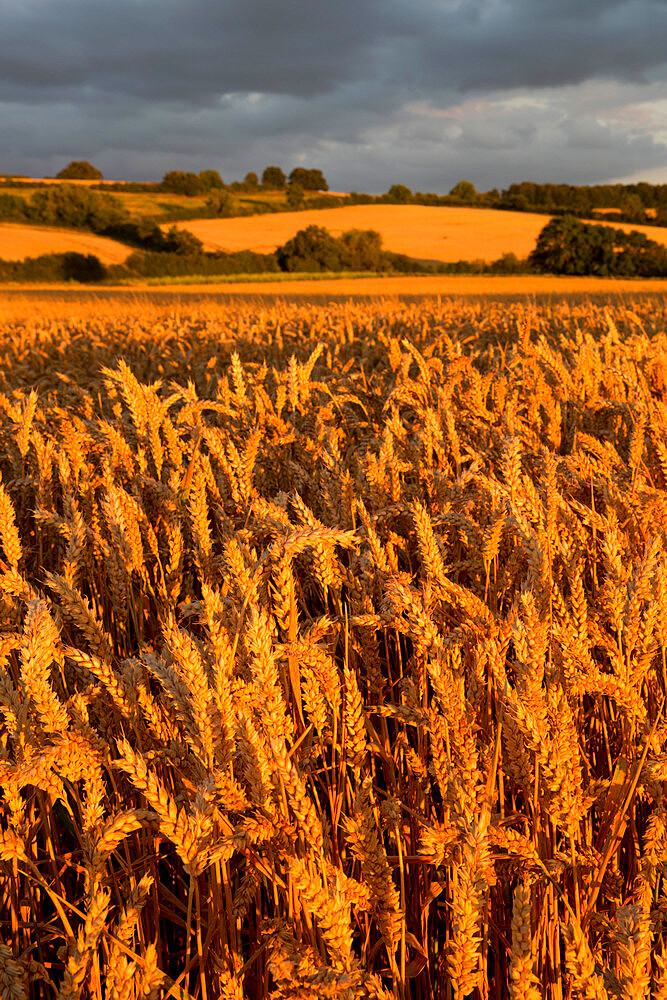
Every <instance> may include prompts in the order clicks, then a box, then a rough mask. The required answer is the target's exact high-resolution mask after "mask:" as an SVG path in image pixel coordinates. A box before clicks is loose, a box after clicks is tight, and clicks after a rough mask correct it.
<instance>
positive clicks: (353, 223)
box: [163, 205, 667, 263]
mask: <svg viewBox="0 0 667 1000" xmlns="http://www.w3.org/2000/svg"><path fill="white" fill-rule="evenodd" d="M548 219H549V217H548V216H546V215H537V214H532V213H528V212H506V211H497V210H494V209H488V208H452V207H430V206H425V205H353V206H349V207H347V206H346V207H344V208H336V209H313V210H311V211H303V212H281V213H279V214H276V215H255V216H248V217H242V218H231V219H190V220H188V221H186V222H182V223H177V225H178V226H179V227H181V228H183V229H188V230H189V231H190V232H191V233H194V235H195V236H197V237H199V239H200V240H202V242H203V243H204V248H205V249H206V250H224V251H227V252H232V251H236V250H254V251H255V252H257V253H270V252H271V251H273V250H275V249H276V247H278V246H280V245H281V244H282V243H285V241H286V240H288V239H290V238H291V237H292V236H294V234H295V233H296V232H298V230H300V229H305V227H306V226H310V225H316V226H324V227H325V228H326V229H328V230H329V231H330V232H331V233H332V234H333V235H334V236H337V235H340V233H342V232H344V231H345V230H347V229H375V230H377V231H378V232H379V233H380V234H381V236H382V240H383V244H384V247H385V249H386V250H391V251H392V252H394V253H402V254H406V255H407V256H408V257H414V258H417V259H419V260H430V261H442V262H445V263H447V262H451V261H457V260H476V259H481V260H486V261H492V260H497V259H498V258H499V257H501V256H502V255H503V254H505V253H514V254H516V255H517V257H526V256H527V255H528V254H529V253H530V251H531V250H532V249H533V248H534V246H535V241H536V240H537V237H538V234H539V232H540V230H541V229H542V228H543V227H544V226H545V225H546V223H547V222H548ZM610 225H614V226H616V227H617V228H622V229H626V230H631V229H637V230H640V231H641V232H645V233H646V234H647V236H648V237H649V239H653V240H656V241H658V242H660V243H663V244H665V245H667V229H661V228H658V227H656V226H634V225H630V224H628V223H614V222H613V221H611V222H610ZM163 228H164V229H167V228H168V226H167V225H165V226H164V227H163Z"/></svg>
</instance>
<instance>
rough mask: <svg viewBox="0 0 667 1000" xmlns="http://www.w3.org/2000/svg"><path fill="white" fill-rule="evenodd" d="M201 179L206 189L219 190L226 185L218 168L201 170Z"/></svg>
mask: <svg viewBox="0 0 667 1000" xmlns="http://www.w3.org/2000/svg"><path fill="white" fill-rule="evenodd" d="M199 180H200V181H201V182H202V184H203V185H204V189H205V190H206V191H216V190H218V191H219V190H221V189H222V188H224V186H225V184H224V181H223V179H222V177H221V176H220V174H219V173H218V171H217V170H200V172H199Z"/></svg>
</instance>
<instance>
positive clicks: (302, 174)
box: [289, 167, 329, 191]
mask: <svg viewBox="0 0 667 1000" xmlns="http://www.w3.org/2000/svg"><path fill="white" fill-rule="evenodd" d="M289 182H290V186H291V185H292V184H299V185H300V186H301V187H302V188H303V190H304V191H328V190H329V185H328V184H327V182H326V181H325V179H324V176H323V174H322V171H321V170H307V169H306V167H295V168H294V170H293V171H292V173H291V174H290V175H289Z"/></svg>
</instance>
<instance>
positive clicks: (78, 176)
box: [56, 160, 104, 181]
mask: <svg viewBox="0 0 667 1000" xmlns="http://www.w3.org/2000/svg"><path fill="white" fill-rule="evenodd" d="M56 177H57V178H58V180H59V181H75V180H76V181H101V180H102V179H103V177H104V175H103V173H102V171H101V170H98V169H97V167H94V166H93V165H92V163H89V162H88V160H72V162H71V163H68V164H67V166H66V167H63V169H62V170H61V171H60V173H58V174H56Z"/></svg>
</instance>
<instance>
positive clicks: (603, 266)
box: [529, 215, 667, 278]
mask: <svg viewBox="0 0 667 1000" xmlns="http://www.w3.org/2000/svg"><path fill="white" fill-rule="evenodd" d="M529 260H530V263H531V265H532V266H533V267H534V268H535V270H537V271H549V272H551V273H552V274H599V275H603V276H606V275H612V274H613V275H627V276H635V275H637V276H641V277H647V278H648V277H660V276H663V275H665V274H667V249H665V247H664V246H662V245H661V244H660V243H657V242H656V241H655V240H649V239H648V238H647V237H646V235H645V234H644V233H639V232H636V231H631V232H629V233H626V232H625V230H624V229H613V228H612V227H611V226H594V225H591V224H590V223H586V222H580V221H579V220H578V219H575V218H574V216H572V215H563V216H561V217H560V218H555V219H552V220H551V221H550V222H548V223H547V225H546V226H545V227H544V229H543V230H542V232H541V233H540V235H539V236H538V238H537V244H536V245H535V249H534V250H533V252H532V253H531V255H530V257H529Z"/></svg>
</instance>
